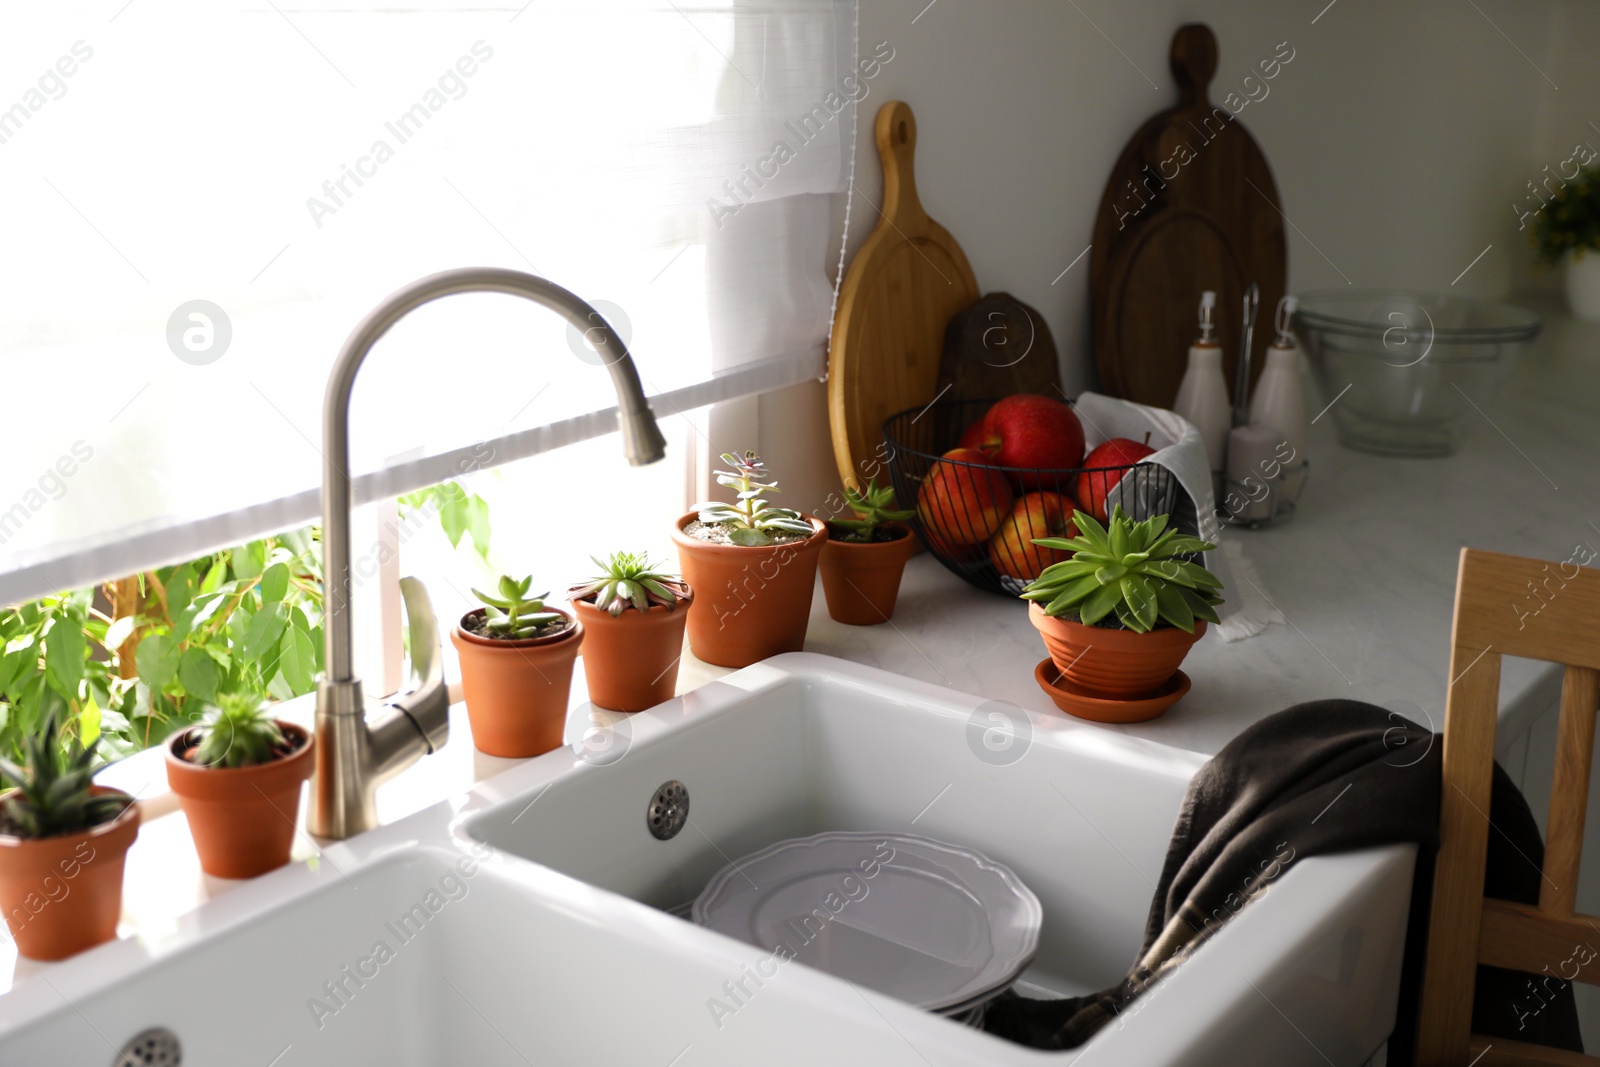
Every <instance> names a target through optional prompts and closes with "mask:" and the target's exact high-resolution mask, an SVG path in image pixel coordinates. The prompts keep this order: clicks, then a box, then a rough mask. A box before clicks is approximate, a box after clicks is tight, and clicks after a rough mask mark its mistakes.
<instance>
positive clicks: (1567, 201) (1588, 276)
mask: <svg viewBox="0 0 1600 1067" xmlns="http://www.w3.org/2000/svg"><path fill="white" fill-rule="evenodd" d="M1530 239H1531V240H1532V242H1533V247H1534V249H1535V252H1536V254H1537V256H1538V259H1539V261H1540V262H1541V263H1544V264H1547V265H1549V266H1555V265H1557V264H1562V265H1563V266H1564V268H1565V273H1566V288H1567V303H1568V305H1569V306H1570V307H1571V308H1572V313H1573V314H1574V315H1576V316H1578V317H1579V318H1582V319H1587V320H1589V321H1591V322H1600V166H1593V167H1589V168H1587V169H1585V170H1582V171H1579V173H1578V176H1577V177H1575V178H1573V179H1572V180H1571V181H1569V182H1567V183H1566V184H1565V185H1563V186H1562V187H1561V188H1559V189H1557V190H1556V191H1555V192H1554V193H1553V194H1552V195H1551V196H1550V199H1549V200H1548V201H1546V202H1545V204H1544V206H1543V207H1542V208H1540V209H1539V212H1538V214H1537V215H1536V216H1535V217H1534V221H1533V229H1532V231H1531V235H1530Z"/></svg>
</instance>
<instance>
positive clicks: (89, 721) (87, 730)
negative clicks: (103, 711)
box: [78, 697, 100, 748]
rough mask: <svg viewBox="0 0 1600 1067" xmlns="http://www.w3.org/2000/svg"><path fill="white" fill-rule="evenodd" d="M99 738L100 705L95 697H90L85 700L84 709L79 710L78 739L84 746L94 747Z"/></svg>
mask: <svg viewBox="0 0 1600 1067" xmlns="http://www.w3.org/2000/svg"><path fill="white" fill-rule="evenodd" d="M99 738H100V705H99V704H96V703H95V700H94V697H90V698H89V699H88V700H86V701H84V702H83V710H81V711H79V712H78V741H79V743H81V744H82V745H83V747H84V748H93V747H94V743H95V741H97V740H99Z"/></svg>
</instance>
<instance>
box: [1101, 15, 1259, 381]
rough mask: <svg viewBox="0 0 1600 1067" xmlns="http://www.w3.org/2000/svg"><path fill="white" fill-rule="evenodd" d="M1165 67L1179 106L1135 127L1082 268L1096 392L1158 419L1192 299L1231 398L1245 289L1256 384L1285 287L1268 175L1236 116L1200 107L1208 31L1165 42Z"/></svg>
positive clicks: (1210, 69) (1185, 344) (1212, 58)
mask: <svg viewBox="0 0 1600 1067" xmlns="http://www.w3.org/2000/svg"><path fill="white" fill-rule="evenodd" d="M1171 64H1172V73H1173V76H1174V77H1175V78H1176V79H1177V82H1178V89H1179V94H1178V104H1177V106H1176V107H1173V108H1169V109H1167V110H1166V111H1162V112H1159V113H1157V114H1156V115H1155V116H1154V117H1152V118H1151V119H1149V120H1148V121H1147V122H1145V124H1144V125H1142V126H1140V127H1139V130H1138V132H1136V133H1135V134H1134V135H1133V138H1132V139H1131V140H1130V141H1129V142H1128V144H1127V147H1125V148H1124V149H1123V150H1122V155H1121V156H1119V157H1118V159H1117V162H1116V166H1114V167H1113V168H1112V169H1111V177H1110V179H1109V180H1107V182H1106V189H1105V195H1104V196H1102V197H1101V200H1100V212H1099V214H1098V215H1097V216H1096V218H1095V226H1094V243H1093V248H1092V249H1091V251H1090V258H1089V299H1090V305H1091V309H1092V316H1093V329H1094V352H1095V362H1096V365H1097V366H1098V368H1099V371H1100V385H1101V388H1102V389H1103V390H1104V391H1105V392H1107V393H1109V394H1110V395H1112V396H1119V397H1124V398H1126V399H1129V400H1133V401H1136V402H1138V403H1141V404H1152V405H1154V406H1156V407H1163V408H1166V407H1171V406H1172V402H1173V401H1174V400H1175V399H1176V398H1177V395H1178V384H1179V382H1180V381H1182V379H1183V372H1184V369H1185V367H1186V366H1187V364H1188V351H1189V345H1190V344H1191V343H1192V342H1193V340H1194V338H1195V336H1196V332H1197V331H1196V327H1195V322H1196V308H1197V307H1198V305H1199V302H1200V294H1201V292H1203V291H1204V290H1206V289H1214V290H1216V292H1217V326H1218V331H1217V332H1218V339H1219V341H1220V342H1221V344H1222V353H1223V368H1224V373H1225V374H1226V375H1227V377H1228V386H1229V389H1230V390H1231V389H1232V388H1233V384H1234V365H1235V364H1236V363H1237V362H1238V354H1239V337H1240V320H1241V319H1242V317H1243V315H1242V311H1241V308H1240V305H1241V303H1242V300H1243V296H1244V290H1245V287H1246V286H1247V285H1249V284H1250V282H1252V281H1254V282H1256V283H1257V284H1258V285H1259V286H1260V287H1261V305H1260V307H1261V310H1260V313H1259V315H1258V316H1257V319H1256V331H1255V338H1254V342H1255V343H1254V345H1253V346H1252V347H1253V355H1252V360H1251V370H1252V374H1251V381H1252V384H1253V383H1254V380H1255V379H1256V378H1257V377H1258V376H1259V375H1260V373H1261V368H1262V365H1263V363H1264V362H1265V352H1266V348H1267V345H1268V344H1269V343H1270V342H1271V339H1272V329H1271V327H1272V313H1273V309H1274V308H1276V307H1277V305H1278V300H1279V298H1280V297H1282V296H1283V295H1284V287H1285V285H1286V283H1287V277H1288V253H1287V250H1286V248H1285V244H1284V216H1283V214H1282V212H1281V210H1280V205H1279V201H1278V187H1277V184H1276V183H1275V182H1274V181H1273V180H1272V170H1271V168H1269V167H1268V166H1267V160H1266V157H1265V156H1263V155H1262V154H1261V149H1260V148H1259V147H1258V146H1257V145H1256V142H1255V141H1254V140H1253V139H1252V138H1251V137H1250V134H1249V133H1247V132H1246V131H1245V128H1244V126H1243V125H1241V124H1240V121H1239V120H1238V119H1237V118H1235V117H1234V115H1233V111H1232V110H1230V108H1228V107H1226V106H1224V105H1222V104H1213V103H1212V102H1211V101H1210V100H1209V99H1208V96H1207V86H1208V85H1209V84H1210V83H1211V79H1212V76H1213V75H1214V74H1215V73H1216V70H1217V39H1216V37H1215V36H1214V35H1213V34H1212V32H1211V29H1210V27H1208V26H1206V25H1204V24H1203V23H1190V24H1189V25H1186V26H1183V27H1181V28H1180V29H1179V30H1178V32H1177V33H1176V34H1174V35H1173V38H1172V54H1171ZM1240 66H1241V67H1243V66H1245V64H1242V63H1241V64H1240ZM1251 73H1255V72H1254V71H1252V72H1251ZM1267 106H1271V105H1267ZM1241 110H1242V108H1241Z"/></svg>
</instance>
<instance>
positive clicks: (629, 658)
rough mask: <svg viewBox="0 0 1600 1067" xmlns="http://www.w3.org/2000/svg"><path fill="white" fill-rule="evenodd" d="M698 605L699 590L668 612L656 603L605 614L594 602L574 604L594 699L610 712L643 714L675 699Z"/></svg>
mask: <svg viewBox="0 0 1600 1067" xmlns="http://www.w3.org/2000/svg"><path fill="white" fill-rule="evenodd" d="M693 606H694V591H693V590H692V589H690V590H689V596H688V599H687V600H684V601H680V602H679V604H678V606H677V607H675V608H673V609H672V610H671V611H668V610H667V609H666V607H664V606H663V605H661V604H652V605H651V606H650V608H649V609H648V610H646V611H639V610H637V609H635V608H628V609H627V610H626V611H624V612H623V613H622V614H621V615H612V614H611V613H610V612H609V611H601V610H600V609H599V608H597V607H595V606H594V604H592V603H591V602H590V601H588V600H574V601H573V602H572V610H573V613H574V614H576V615H577V617H578V621H579V622H581V623H582V624H583V631H584V638H583V640H584V645H583V676H584V679H585V680H586V681H587V682H588V683H589V700H590V702H591V703H593V704H594V705H595V707H599V708H606V709H608V710H610V711H643V710H644V709H645V708H653V707H655V706H656V705H657V704H660V703H661V702H662V701H665V700H671V699H672V694H673V692H674V691H675V690H676V689H677V688H678V662H679V661H680V660H681V659H683V629H684V626H685V624H687V622H688V621H689V609H690V608H691V607H693Z"/></svg>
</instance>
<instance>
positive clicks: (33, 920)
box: [0, 785, 139, 960]
mask: <svg viewBox="0 0 1600 1067" xmlns="http://www.w3.org/2000/svg"><path fill="white" fill-rule="evenodd" d="M91 789H92V791H93V792H94V793H95V794H97V795H100V796H105V795H107V794H117V795H120V796H127V794H126V793H123V792H122V791H121V790H119V789H108V788H106V787H105V786H100V785H97V786H92V787H91ZM138 836H139V805H137V804H129V805H128V807H127V809H126V810H125V811H123V813H122V814H121V815H118V816H117V817H116V818H115V819H112V820H111V821H110V822H105V823H101V824H100V825H99V826H96V827H94V828H93V829H91V830H86V831H84V832H83V833H79V834H61V835H58V836H56V837H41V838H22V837H11V836H9V835H5V834H0V911H3V912H4V914H5V920H6V925H7V926H8V927H9V928H10V929H11V936H12V938H13V939H14V940H15V941H16V943H17V952H18V953H20V954H21V955H23V956H26V957H27V958H28V959H30V960H60V959H65V958H66V957H68V956H71V955H74V954H75V953H78V952H82V951H83V950H84V949H86V948H93V947H94V946H95V945H98V944H101V943H103V942H106V941H110V940H111V939H112V938H114V937H116V936H117V919H118V917H119V916H120V915H121V914H122V867H123V860H124V859H125V858H126V857H127V854H128V846H129V845H132V844H133V839H134V838H136V837H138Z"/></svg>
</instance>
